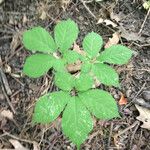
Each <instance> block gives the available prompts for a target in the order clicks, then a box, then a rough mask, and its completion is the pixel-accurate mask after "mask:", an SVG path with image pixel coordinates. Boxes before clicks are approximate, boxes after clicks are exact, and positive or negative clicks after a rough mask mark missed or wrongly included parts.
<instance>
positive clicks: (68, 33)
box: [54, 19, 79, 52]
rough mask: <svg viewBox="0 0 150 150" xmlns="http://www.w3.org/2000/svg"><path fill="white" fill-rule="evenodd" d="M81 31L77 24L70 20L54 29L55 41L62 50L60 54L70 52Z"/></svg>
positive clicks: (62, 22)
mask: <svg viewBox="0 0 150 150" xmlns="http://www.w3.org/2000/svg"><path fill="white" fill-rule="evenodd" d="M78 33H79V29H78V26H77V24H76V23H75V22H74V21H72V20H71V19H68V20H67V21H61V22H60V23H58V24H57V25H56V27H55V29H54V35H55V41H56V44H57V46H58V47H59V48H60V52H64V51H66V50H68V49H69V48H70V47H71V45H72V44H73V42H74V41H75V40H76V39H77V36H78Z"/></svg>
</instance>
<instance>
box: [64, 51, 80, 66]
mask: <svg viewBox="0 0 150 150" xmlns="http://www.w3.org/2000/svg"><path fill="white" fill-rule="evenodd" d="M63 58H64V59H65V60H66V61H67V63H68V64H72V63H75V62H76V61H77V60H78V59H79V58H80V56H79V54H78V53H77V52H75V51H67V52H65V53H64V55H63Z"/></svg>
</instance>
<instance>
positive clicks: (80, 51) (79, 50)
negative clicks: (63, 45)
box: [73, 42, 85, 56]
mask: <svg viewBox="0 0 150 150" xmlns="http://www.w3.org/2000/svg"><path fill="white" fill-rule="evenodd" d="M73 50H74V51H75V52H77V53H79V54H81V55H83V56H84V55H85V52H84V51H83V50H81V49H80V46H79V45H78V44H77V43H75V42H74V45H73Z"/></svg>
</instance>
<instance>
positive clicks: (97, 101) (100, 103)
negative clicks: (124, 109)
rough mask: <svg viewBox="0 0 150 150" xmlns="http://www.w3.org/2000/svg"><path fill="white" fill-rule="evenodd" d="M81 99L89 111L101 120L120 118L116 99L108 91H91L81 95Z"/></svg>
mask: <svg viewBox="0 0 150 150" xmlns="http://www.w3.org/2000/svg"><path fill="white" fill-rule="evenodd" d="M79 98H80V99H81V100H82V102H83V103H84V105H85V106H86V107H87V108H88V109H89V111H90V112H91V113H92V114H93V115H95V116H96V117H97V118H99V119H112V118H114V117H119V113H118V108H117V104H116V102H115V99H114V98H113V97H112V96H111V95H110V94H109V93H108V92H106V91H103V90H97V89H96V90H89V91H87V92H84V93H79Z"/></svg>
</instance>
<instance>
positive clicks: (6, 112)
mask: <svg viewBox="0 0 150 150" xmlns="http://www.w3.org/2000/svg"><path fill="white" fill-rule="evenodd" d="M0 116H1V117H4V118H7V119H10V120H13V113H12V112H11V111H10V110H2V111H1V112H0Z"/></svg>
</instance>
